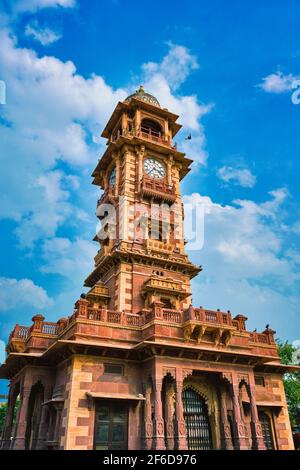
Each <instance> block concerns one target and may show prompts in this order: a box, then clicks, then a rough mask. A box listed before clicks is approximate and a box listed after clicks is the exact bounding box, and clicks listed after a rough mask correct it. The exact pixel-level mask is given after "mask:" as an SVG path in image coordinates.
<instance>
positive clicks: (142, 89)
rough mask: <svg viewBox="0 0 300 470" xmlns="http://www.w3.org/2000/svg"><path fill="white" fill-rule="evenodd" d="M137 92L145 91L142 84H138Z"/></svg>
mask: <svg viewBox="0 0 300 470" xmlns="http://www.w3.org/2000/svg"><path fill="white" fill-rule="evenodd" d="M137 93H145V90H144V87H143V85H140V88H139V89H138V90H137Z"/></svg>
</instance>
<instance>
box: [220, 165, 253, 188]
mask: <svg viewBox="0 0 300 470" xmlns="http://www.w3.org/2000/svg"><path fill="white" fill-rule="evenodd" d="M217 175H218V177H219V178H220V179H221V180H222V181H224V182H225V183H230V182H232V183H233V184H236V185H239V186H242V187H243V188H253V187H254V186H255V184H256V176H254V175H253V174H252V173H251V171H250V170H249V169H248V168H233V167H232V166H222V167H221V168H219V169H218V171H217Z"/></svg>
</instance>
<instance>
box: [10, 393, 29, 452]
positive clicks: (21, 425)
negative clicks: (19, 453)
mask: <svg viewBox="0 0 300 470" xmlns="http://www.w3.org/2000/svg"><path fill="white" fill-rule="evenodd" d="M30 391H31V387H23V389H22V391H21V401H20V408H19V413H18V420H17V423H16V435H15V438H14V444H13V448H14V449H15V450H23V449H25V436H26V427H27V418H28V404H29V397H30Z"/></svg>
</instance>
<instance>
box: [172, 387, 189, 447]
mask: <svg viewBox="0 0 300 470" xmlns="http://www.w3.org/2000/svg"><path fill="white" fill-rule="evenodd" d="M175 438H176V445H177V449H178V450H187V449H188V443H187V436H186V427H185V420H184V416H183V403H182V382H181V381H180V380H176V394H175Z"/></svg>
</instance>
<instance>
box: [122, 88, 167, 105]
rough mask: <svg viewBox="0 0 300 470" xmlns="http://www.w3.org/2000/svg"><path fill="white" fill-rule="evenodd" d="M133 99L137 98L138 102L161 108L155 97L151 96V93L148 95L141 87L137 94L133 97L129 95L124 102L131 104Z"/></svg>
mask: <svg viewBox="0 0 300 470" xmlns="http://www.w3.org/2000/svg"><path fill="white" fill-rule="evenodd" d="M132 98H136V99H138V100H141V101H144V102H145V103H149V104H153V105H154V106H158V107H159V108H160V104H159V102H158V100H157V99H156V98H155V96H153V95H150V93H146V92H145V90H144V87H143V86H142V85H141V86H140V88H139V89H138V90H136V92H135V93H133V94H132V95H129V96H128V97H127V98H126V99H125V100H124V102H125V103H130V101H131V100H132Z"/></svg>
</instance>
